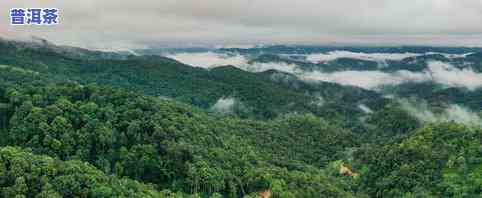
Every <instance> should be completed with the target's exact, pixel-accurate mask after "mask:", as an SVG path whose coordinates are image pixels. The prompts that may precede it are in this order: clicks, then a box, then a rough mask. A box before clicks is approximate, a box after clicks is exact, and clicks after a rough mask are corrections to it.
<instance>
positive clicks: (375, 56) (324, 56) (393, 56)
mask: <svg viewBox="0 0 482 198" xmlns="http://www.w3.org/2000/svg"><path fill="white" fill-rule="evenodd" d="M419 55H421V54H415V53H361V52H350V51H331V52H328V53H320V54H310V55H308V56H307V57H306V60H308V61H310V62H313V63H319V62H326V61H332V60H336V59H338V58H354V59H360V60H368V61H377V62H379V61H386V60H402V59H404V58H408V57H413V56H419Z"/></svg>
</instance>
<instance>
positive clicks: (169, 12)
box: [0, 0, 482, 49]
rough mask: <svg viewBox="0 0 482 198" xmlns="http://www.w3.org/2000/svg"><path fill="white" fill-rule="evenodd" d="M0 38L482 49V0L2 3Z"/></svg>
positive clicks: (100, 44)
mask: <svg viewBox="0 0 482 198" xmlns="http://www.w3.org/2000/svg"><path fill="white" fill-rule="evenodd" d="M13 7H25V8H30V7H58V8H60V9H61V17H62V18H61V24H60V25H58V26H54V27H52V26H45V27H43V26H26V27H18V26H15V27H12V26H10V25H9V24H10V17H9V10H10V8H13ZM0 12H1V14H2V15H1V16H2V17H0V36H3V37H7V38H22V37H23V38H26V37H29V36H31V35H35V36H39V37H43V38H46V39H48V40H51V41H53V42H55V43H58V44H68V45H76V46H82V47H96V48H114V49H121V48H131V47H142V46H145V45H148V44H152V43H158V44H171V45H198V44H213V45H214V44H221V45H222V44H257V43H300V44H335V43H341V44H344V43H355V44H377V45H383V44H430V45H466V46H482V0H135V1H127V0H76V1H67V0H1V1H0Z"/></svg>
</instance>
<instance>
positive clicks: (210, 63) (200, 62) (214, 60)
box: [166, 52, 248, 68]
mask: <svg viewBox="0 0 482 198" xmlns="http://www.w3.org/2000/svg"><path fill="white" fill-rule="evenodd" d="M166 56H167V57H169V58H172V59H175V60H177V61H179V62H182V63H184V64H188V65H192V66H195V67H202V68H212V67H218V66H226V65H233V66H242V65H246V64H247V62H248V60H247V59H246V57H244V56H241V55H236V54H234V55H228V54H221V53H214V52H203V53H178V54H170V55H166Z"/></svg>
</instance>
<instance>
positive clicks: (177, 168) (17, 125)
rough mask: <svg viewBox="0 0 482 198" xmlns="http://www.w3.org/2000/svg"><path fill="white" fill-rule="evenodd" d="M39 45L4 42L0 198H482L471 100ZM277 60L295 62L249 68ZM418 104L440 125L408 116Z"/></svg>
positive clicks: (462, 92)
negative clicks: (279, 62) (277, 62)
mask: <svg viewBox="0 0 482 198" xmlns="http://www.w3.org/2000/svg"><path fill="white" fill-rule="evenodd" d="M34 46H35V47H32V46H30V45H28V43H25V42H18V41H6V40H1V41H0V53H1V55H0V64H1V65H0V135H1V136H2V138H1V139H0V147H1V148H0V197H15V196H17V197H260V196H262V195H263V196H264V195H266V196H267V197H343V198H344V197H477V196H479V195H480V194H481V193H482V147H481V146H480V145H481V141H482V130H481V129H480V126H481V125H480V123H477V122H478V121H477V119H476V118H477V116H478V115H477V114H481V106H482V105H481V103H480V102H481V101H482V95H480V93H481V92H480V89H477V88H476V89H468V88H462V87H445V86H442V85H440V84H438V83H429V82H424V83H412V84H410V83H402V84H398V85H393V86H386V87H384V88H383V89H377V90H374V89H364V88H361V87H357V86H350V85H341V84H339V83H336V82H313V81H307V80H305V79H303V78H301V77H300V76H298V75H296V74H293V73H289V72H281V71H277V70H274V69H270V70H266V71H263V72H249V71H245V70H242V69H240V68H239V67H235V66H224V67H215V68H209V69H204V68H196V67H192V66H190V65H186V64H183V63H180V62H178V61H176V60H173V59H170V58H164V57H160V56H153V55H150V56H134V55H125V54H116V53H111V52H109V53H106V52H96V51H89V50H85V49H77V48H69V49H70V50H65V49H64V48H63V47H61V46H55V45H53V44H46V43H43V44H42V43H41V44H38V43H37V44H35V45H34ZM74 49H75V50H74ZM380 50H381V49H380ZM445 50H447V49H445ZM458 50H462V51H463V52H466V51H464V50H472V49H458ZM270 58H276V59H279V61H283V60H287V59H284V57H283V56H272V55H263V56H259V57H258V59H257V60H255V61H254V62H262V61H265V62H270V61H268V60H269V59H270ZM467 58H468V57H467ZM288 59H289V60H290V61H293V62H292V63H293V64H296V63H297V61H296V60H293V59H291V58H288ZM470 59H476V58H474V57H472V56H471V57H470ZM298 61H300V60H298ZM338 61H340V60H338ZM341 61H342V62H343V61H349V60H341ZM344 64H352V63H348V62H347V63H344ZM332 67H334V68H335V66H333V65H332ZM364 70H365V69H364ZM387 94H390V95H387ZM421 100H423V101H424V104H425V106H424V107H426V109H425V110H426V112H424V113H425V114H424V115H426V116H428V117H433V118H434V119H432V120H430V119H421V117H420V112H414V111H413V110H414V109H417V108H418V107H419V106H415V105H420V104H421V103H420V102H419V103H420V104H412V103H417V102H418V101H421ZM414 101H415V102H414ZM223 105H224V106H223ZM409 105H414V107H412V108H410V106H409ZM454 105H459V106H460V108H459V106H454ZM225 106H227V107H228V110H230V111H227V110H226V108H224V109H223V107H225ZM462 107H464V108H467V109H469V110H467V111H465V109H463V108H462ZM418 109H419V110H421V109H420V108H418ZM223 110H226V111H223ZM452 110H454V112H456V113H457V114H456V115H458V116H460V115H464V116H466V119H463V120H459V119H455V118H454V117H453V116H454V114H450V113H453V112H452ZM428 113H430V114H428ZM443 116H446V117H443ZM470 116H471V117H470ZM442 117H443V118H444V119H443V118H442ZM435 118H437V119H435ZM445 118H446V119H445ZM469 121H471V122H469ZM479 121H480V120H479Z"/></svg>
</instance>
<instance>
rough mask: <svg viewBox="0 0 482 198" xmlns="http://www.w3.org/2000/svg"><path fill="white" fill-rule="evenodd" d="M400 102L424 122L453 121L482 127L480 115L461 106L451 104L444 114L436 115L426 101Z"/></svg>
mask: <svg viewBox="0 0 482 198" xmlns="http://www.w3.org/2000/svg"><path fill="white" fill-rule="evenodd" d="M399 102H400V104H401V106H402V108H403V109H405V110H406V111H407V112H408V113H410V114H411V115H412V116H414V117H416V118H417V119H419V120H420V121H423V122H448V121H453V122H457V123H462V124H465V125H471V126H482V119H481V118H480V116H479V115H477V114H476V113H475V112H472V111H471V110H469V109H467V108H465V107H463V106H460V105H456V104H451V105H449V106H448V107H447V108H446V109H444V110H443V111H442V112H439V113H435V112H434V111H432V110H430V108H429V105H428V104H427V103H426V102H425V101H409V100H400V101H399Z"/></svg>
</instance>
